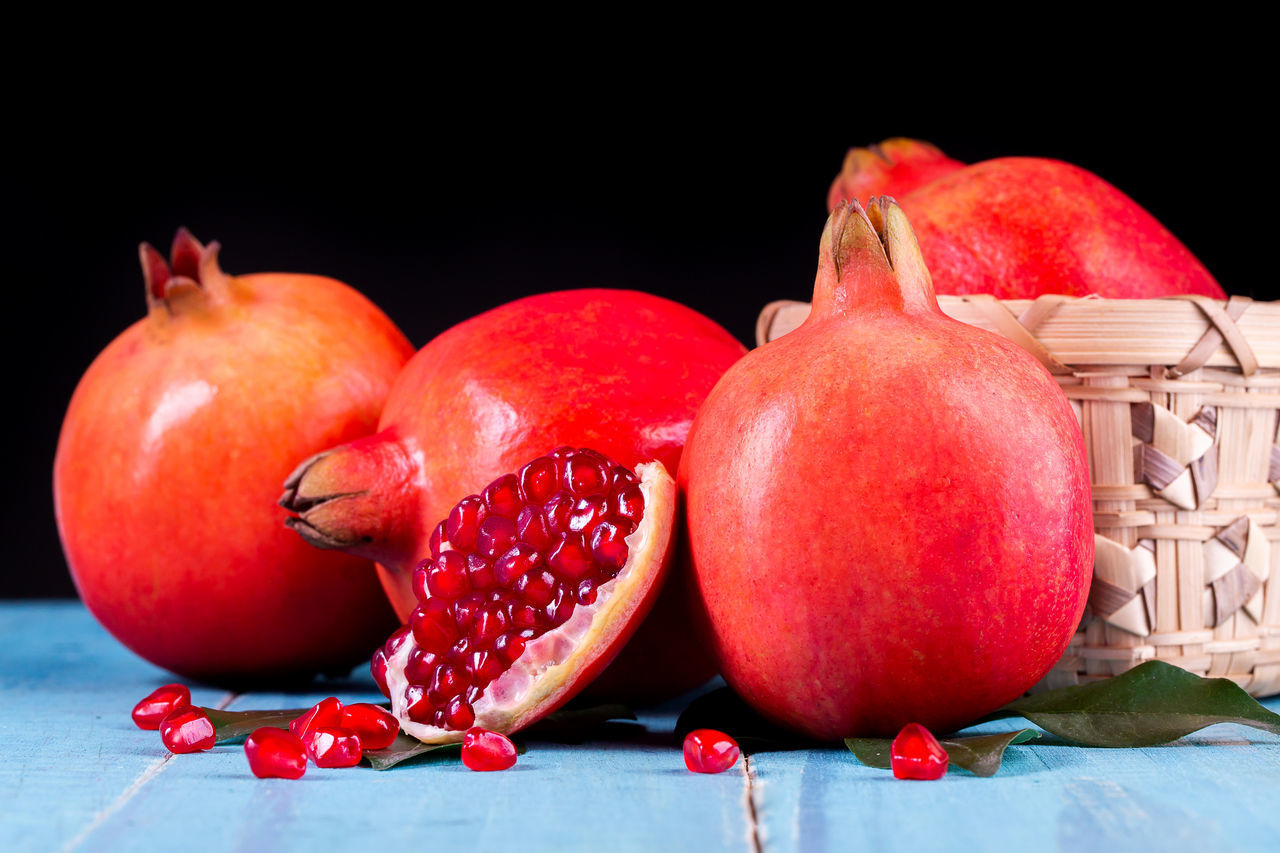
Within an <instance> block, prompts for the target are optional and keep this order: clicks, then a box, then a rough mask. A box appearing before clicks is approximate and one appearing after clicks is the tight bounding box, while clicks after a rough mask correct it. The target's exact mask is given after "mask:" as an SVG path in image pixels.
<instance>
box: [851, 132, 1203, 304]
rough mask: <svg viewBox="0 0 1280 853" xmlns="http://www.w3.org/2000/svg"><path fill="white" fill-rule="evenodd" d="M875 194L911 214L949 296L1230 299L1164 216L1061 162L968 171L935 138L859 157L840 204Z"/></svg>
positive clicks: (1009, 161) (859, 152)
mask: <svg viewBox="0 0 1280 853" xmlns="http://www.w3.org/2000/svg"><path fill="white" fill-rule="evenodd" d="M873 195H877V196H883V195H891V196H894V197H895V198H896V199H897V200H898V202H899V203H900V204H901V205H902V209H903V210H905V211H906V213H907V215H908V216H909V217H911V222H912V224H913V225H914V226H915V232H916V237H917V238H918V239H919V241H920V248H921V250H922V251H923V253H924V259H925V262H926V263H927V264H928V265H929V271H930V273H931V274H932V276H933V282H934V286H935V288H936V290H937V292H938V293H951V294H965V293H991V294H994V295H995V296H996V297H998V298H1001V299H1033V298H1035V297H1036V296H1039V295H1041V294H1044V293H1063V294H1066V295H1068V296H1087V295H1089V294H1096V295H1098V296H1104V297H1109V298H1130V299H1142V298H1152V297H1159V296H1168V295H1172V294H1178V293H1198V294H1201V295H1204V296H1211V297H1213V298H1215V299H1225V298H1226V294H1225V293H1224V292H1223V290H1222V288H1221V287H1220V286H1219V285H1218V282H1217V281H1215V280H1214V278H1213V276H1212V275H1211V274H1210V273H1209V271H1208V270H1207V269H1205V267H1204V265H1203V264H1201V263H1200V261H1198V260H1197V259H1196V257H1195V255H1193V254H1191V251H1190V250H1189V249H1188V248H1187V247H1186V246H1184V245H1183V244H1182V243H1181V241H1179V240H1178V238H1177V237H1175V236H1174V235H1173V234H1171V233H1170V232H1169V230H1168V229H1166V228H1165V227H1164V226H1163V225H1161V224H1160V222H1159V221H1157V220H1156V218H1155V217H1154V216H1152V215H1151V214H1150V213H1148V212H1147V211H1146V210H1144V209H1143V208H1142V207H1141V206H1140V205H1139V204H1138V203H1137V202H1135V201H1134V200H1133V199H1131V198H1129V197H1128V196H1127V195H1125V194H1124V193H1122V192H1121V191H1120V190H1118V189H1116V188H1115V187H1113V186H1112V185H1111V184H1109V183H1107V182H1106V181H1104V180H1103V179H1102V178H1100V177H1098V176H1097V175H1095V174H1093V173H1092V172H1089V171H1088V170H1086V169H1082V168H1080V167H1079V166H1073V165H1071V164H1070V163H1064V162H1062V161H1060V160H1048V159H1043V158H1037V157H1002V158H999V159H995V160H987V161H984V162H982V163H976V164H974V165H972V166H965V165H964V164H963V163H960V162H959V161H957V160H952V159H951V158H949V157H947V156H946V155H945V154H943V153H942V152H941V151H939V150H938V149H937V148H935V147H934V146H932V145H930V144H929V143H927V142H918V141H915V140H909V139H891V140H887V141H885V142H883V143H881V144H880V145H878V146H872V147H871V148H870V149H862V148H855V149H852V150H850V151H849V154H848V155H847V156H846V158H845V163H844V170H843V171H842V172H841V174H840V175H839V176H838V177H837V178H836V180H835V182H834V183H833V184H832V186H831V192H830V195H829V198H828V207H829V208H834V207H835V205H836V204H837V203H838V202H840V201H841V200H844V199H867V198H869V197H870V196H873Z"/></svg>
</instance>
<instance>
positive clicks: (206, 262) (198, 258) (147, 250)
mask: <svg viewBox="0 0 1280 853" xmlns="http://www.w3.org/2000/svg"><path fill="white" fill-rule="evenodd" d="M220 248H221V246H219V245H218V242H217V241H216V240H215V241H214V242H212V243H210V244H209V245H207V246H206V245H204V244H203V243H201V242H200V241H199V240H197V239H196V238H195V236H194V235H193V234H192V233H191V232H190V231H188V230H187V229H186V228H185V227H184V228H179V229H178V233H176V234H175V235H174V236H173V245H172V246H171V247H170V249H169V260H168V261H165V259H164V255H162V254H160V252H159V251H158V250H156V248H155V247H154V246H152V245H151V244H150V243H147V242H145V241H144V242H142V243H140V244H139V245H138V259H139V260H140V261H141V262H142V281H143V284H144V285H145V286H146V290H147V307H148V308H154V307H156V306H157V305H164V306H165V308H166V309H168V310H170V311H172V310H173V308H172V303H171V301H170V300H171V299H172V298H173V296H174V295H175V294H176V293H177V292H179V291H180V290H182V289H185V288H195V289H197V290H199V289H200V288H202V287H204V286H206V285H207V284H208V283H209V282H210V281H212V280H213V279H215V278H218V277H221V276H222V270H221V269H220V268H219V267H218V250H219V249H220Z"/></svg>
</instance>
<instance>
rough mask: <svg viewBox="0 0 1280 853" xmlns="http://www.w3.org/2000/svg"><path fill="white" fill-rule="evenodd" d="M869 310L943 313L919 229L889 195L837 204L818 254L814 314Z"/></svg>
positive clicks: (822, 314) (824, 314)
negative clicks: (935, 293) (934, 288)
mask: <svg viewBox="0 0 1280 853" xmlns="http://www.w3.org/2000/svg"><path fill="white" fill-rule="evenodd" d="M867 309H888V310H896V311H906V312H918V311H934V312H940V309H939V308H938V300H937V299H936V298H935V296H934V294H933V283H932V281H931V280H930V278H929V270H928V269H927V268H926V267H925V263H924V256H923V255H921V253H920V245H919V244H918V243H917V242H916V235H915V231H913V230H912V228H911V223H910V222H908V221H907V216H906V214H905V213H903V212H902V208H900V207H898V203H897V202H896V201H894V200H893V199H892V198H890V197H888V196H880V197H878V198H877V197H873V198H871V199H870V200H869V201H868V202H867V207H866V208H865V209H864V208H863V207H862V205H861V204H859V203H858V201H857V200H856V199H855V200H851V201H843V202H840V203H839V204H837V205H836V207H835V209H834V210H833V211H831V216H830V218H828V219H827V227H826V229H825V230H824V231H823V233H822V245H821V248H820V249H819V254H818V276H817V279H816V280H815V282H814V286H813V315H815V316H829V315H835V314H846V313H850V312H853V311H862V310H867Z"/></svg>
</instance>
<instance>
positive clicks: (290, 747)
mask: <svg viewBox="0 0 1280 853" xmlns="http://www.w3.org/2000/svg"><path fill="white" fill-rule="evenodd" d="M244 754H245V757H247V758H248V759H249V769H250V770H252V771H253V775H254V776H257V777H258V778H259V779H298V778H301V777H302V774H303V773H306V772H307V754H306V752H305V750H304V748H303V745H302V741H301V740H300V739H299V738H298V736H297V735H295V734H292V733H290V732H286V731H285V730H284V729H276V728H271V727H263V728H260V729H254V730H253V734H251V735H249V737H248V738H247V739H246V740H245V742H244ZM357 760H359V759H357Z"/></svg>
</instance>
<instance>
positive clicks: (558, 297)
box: [283, 289, 745, 702]
mask: <svg viewBox="0 0 1280 853" xmlns="http://www.w3.org/2000/svg"><path fill="white" fill-rule="evenodd" d="M744 352H745V350H744V349H743V347H742V345H741V344H740V343H739V342H738V341H737V340H736V339H734V338H733V336H732V335H730V334H729V333H728V332H726V331H725V330H724V329H722V328H720V327H719V326H718V325H716V324H715V323H714V322H712V321H711V320H710V319H708V318H706V317H704V316H702V315H701V314H699V313H698V312H696V311H693V310H692V309H689V308H687V307H685V306H683V305H680V304H678V303H676V302H672V301H670V300H667V299H662V298H659V297H657V296H652V295H649V294H645V293H638V292H634V291H625V290H603V289H595V290H574V291H562V292H557V293H545V294H540V295H537V296H530V297H528V298H525V299H520V300H517V301H515V302H511V303H509V304H507V305H503V306H500V307H498V308H495V309H493V310H492V311H488V312H486V313H484V314H481V315H479V316H477V317H473V318H471V319H470V320H467V321H466V322H463V323H460V324H459V325H457V326H455V327H453V328H451V329H449V330H448V331H446V332H444V333H443V334H441V335H440V336H439V337H437V338H435V339H434V340H432V341H431V342H430V343H428V344H427V345H426V346H424V347H423V348H422V349H421V350H420V351H419V352H418V354H417V355H416V356H414V357H413V359H412V360H411V361H410V363H409V364H408V365H406V367H405V370H404V371H403V372H402V373H401V374H400V377H399V378H398V379H397V380H396V383H395V386H394V388H393V390H392V392H391V395H390V396H389V397H388V399H387V405H386V407H385V408H384V409H383V413H382V418H381V421H380V422H379V427H378V428H379V430H381V432H380V433H379V434H378V435H376V436H374V437H373V438H370V439H364V440H357V441H354V442H351V443H348V444H346V445H343V446H341V447H335V448H334V449H333V450H332V451H329V452H327V453H324V454H322V455H320V456H317V457H316V458H313V459H310V460H307V461H306V462H305V463H304V464H302V465H300V466H299V468H298V470H297V471H296V472H295V474H294V476H292V477H291V478H290V479H289V481H288V484H287V491H286V493H285V496H284V498H283V503H284V506H285V507H286V508H288V509H290V510H291V511H293V512H295V513H297V516H298V517H297V518H295V519H293V520H291V522H290V523H291V524H292V525H293V527H294V529H295V530H297V531H298V533H299V534H301V535H302V536H303V537H304V538H305V539H306V540H307V541H308V542H311V543H312V544H314V545H317V546H318V547H322V548H337V549H342V550H346V551H348V552H350V553H353V554H359V555H361V556H365V557H369V558H372V559H374V560H377V561H378V564H379V566H380V573H381V577H382V581H383V584H384V586H385V587H386V590H387V595H388V597H390V599H391V601H392V603H393V605H394V606H395V608H396V611H397V613H398V615H399V616H400V619H401V621H402V622H407V621H408V619H409V616H410V614H411V613H412V612H413V610H414V608H415V607H417V606H418V601H417V598H416V596H415V591H414V571H415V569H416V568H417V566H418V565H419V564H420V563H421V562H422V561H423V560H424V559H428V558H430V557H431V556H432V554H431V545H430V541H431V537H432V534H433V532H434V531H435V528H436V525H437V524H438V523H439V522H440V520H441V519H443V518H445V517H446V516H447V515H448V514H449V512H450V510H451V509H452V507H453V505H454V503H455V502H457V500H458V498H459V497H460V496H462V495H466V494H470V493H472V492H475V493H477V494H479V492H480V490H481V489H483V488H484V486H485V484H487V483H492V482H495V481H496V480H498V478H499V477H501V476H502V475H503V474H508V473H510V474H514V473H516V471H517V469H518V468H519V467H520V466H521V465H522V464H524V463H525V462H527V461H528V460H529V459H532V458H533V457H535V456H537V455H538V454H540V453H545V452H546V451H547V450H548V449H549V448H552V447H557V446H560V445H571V446H574V447H592V448H594V449H596V450H597V451H599V452H601V453H603V454H605V455H606V456H608V457H610V458H611V459H614V460H615V461H617V462H618V463H620V464H622V465H624V466H627V467H629V468H634V466H635V465H637V464H639V463H641V462H647V461H649V460H654V459H656V460H658V461H660V462H662V464H663V465H665V466H666V468H667V470H668V471H671V472H674V471H675V470H676V465H677V464H678V462H679V458H680V453H681V449H682V448H683V446H684V440H685V436H686V435H687V433H688V431H689V425H690V424H691V423H692V421H693V417H694V415H695V414H696V413H697V410H698V406H699V405H700V404H701V403H702V400H703V399H704V398H705V397H706V395H707V392H708V391H710V390H711V386H712V385H714V384H715V382H716V379H718V378H719V377H720V375H721V374H722V373H723V372H724V371H725V369H726V368H727V367H728V366H729V365H731V364H733V363H734V362H735V361H737V360H738V359H739V358H740V357H741V356H742V355H743V353H744ZM299 461H301V457H299ZM508 485H509V484H508ZM503 488H506V487H499V491H502V490H503ZM510 520H511V521H513V522H515V523H516V524H517V525H519V524H521V521H520V520H519V519H517V518H514V517H513V518H511V519H510ZM527 522H528V520H526V527H525V529H523V530H522V535H526V536H532V537H534V539H536V538H537V530H536V529H532V530H531V529H529V528H528V527H527ZM536 527H537V525H535V528H536ZM601 539H602V541H601V543H599V544H600V548H601V549H602V550H603V551H607V550H609V549H610V548H611V547H616V546H615V545H612V544H610V543H612V542H614V540H613V539H612V538H611V537H610V536H608V535H605V534H602V535H601ZM567 556H568V555H566V557H567ZM679 570H680V569H679V567H677V571H679ZM440 580H442V581H443V580H444V578H443V577H442V578H440ZM686 589H687V586H686V585H685V584H683V583H671V584H668V585H667V586H666V588H664V590H663V592H662V595H661V596H660V598H659V600H658V602H657V604H656V605H655V607H654V610H653V613H652V615H651V617H650V618H649V620H647V622H646V624H645V625H644V626H642V627H641V629H640V630H639V631H637V632H636V636H635V637H634V638H633V640H632V641H631V642H630V643H629V644H628V646H627V648H625V649H624V650H623V651H622V652H621V653H620V654H619V655H618V658H617V660H616V661H615V662H614V664H613V665H611V666H610V667H609V670H608V671H607V672H605V673H604V674H602V675H601V676H600V677H599V678H598V679H597V680H596V683H594V684H593V685H591V687H590V689H589V692H590V693H591V694H592V695H593V696H608V697H610V698H613V699H618V700H621V701H627V702H644V701H655V700H657V699H661V698H665V697H669V696H674V695H676V694H678V693H680V692H683V691H684V690H687V689H689V688H692V687H694V686H696V685H698V684H699V683H701V682H703V681H705V680H707V679H708V678H709V677H710V676H711V675H712V674H713V673H714V667H713V665H712V664H711V661H710V658H709V656H708V655H707V654H706V653H705V650H704V649H702V648H701V647H700V646H699V645H698V644H697V643H696V642H695V641H694V638H693V637H692V635H691V630H690V625H691V623H692V621H693V617H692V611H691V610H690V608H689V600H688V596H687V595H686Z"/></svg>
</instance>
